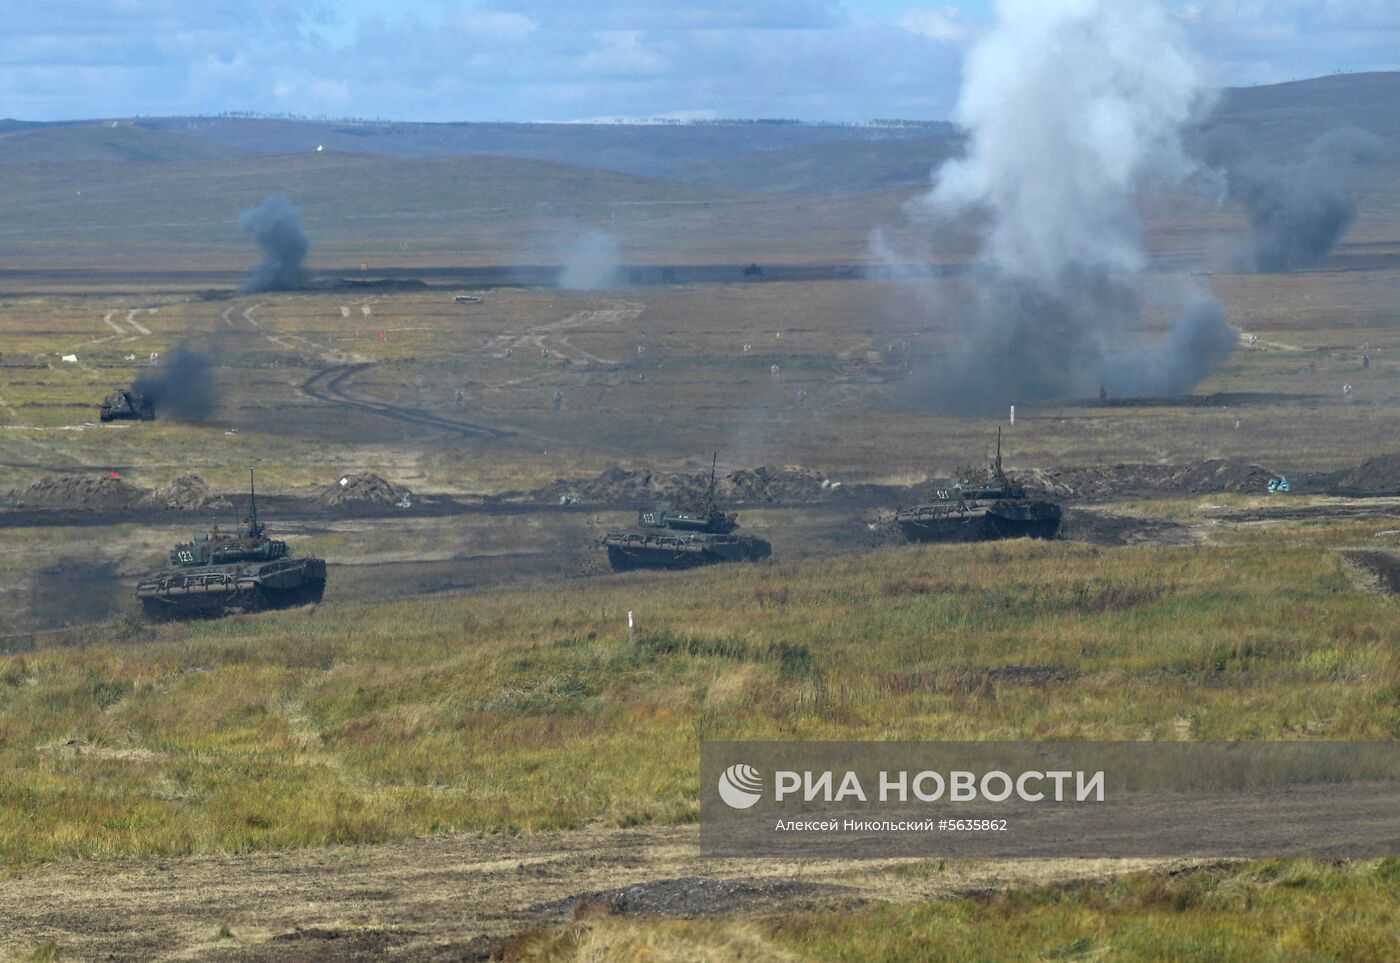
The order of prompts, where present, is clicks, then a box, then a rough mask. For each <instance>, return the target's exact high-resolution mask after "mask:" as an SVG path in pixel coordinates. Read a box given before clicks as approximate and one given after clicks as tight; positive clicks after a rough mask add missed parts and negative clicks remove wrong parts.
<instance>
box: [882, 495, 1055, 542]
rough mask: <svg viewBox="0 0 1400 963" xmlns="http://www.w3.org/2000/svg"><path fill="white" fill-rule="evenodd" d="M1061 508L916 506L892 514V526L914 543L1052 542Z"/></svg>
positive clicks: (1043, 504) (1028, 503) (1034, 504)
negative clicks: (1023, 539) (893, 524)
mask: <svg viewBox="0 0 1400 963" xmlns="http://www.w3.org/2000/svg"><path fill="white" fill-rule="evenodd" d="M1060 514H1061V513H1060V506H1058V505H1056V504H1054V503H1053V502H1043V501H1026V502H1019V501H1018V502H1014V503H1009V504H1000V505H997V504H994V505H974V506H972V507H967V508H958V507H954V506H950V505H948V504H941V505H938V504H935V505H916V506H915V507H913V508H906V509H901V510H900V511H898V512H896V513H895V516H894V520H895V524H896V525H897V526H899V530H900V532H902V533H903V535H904V537H905V538H908V539H909V540H911V541H915V542H985V541H991V540H993V539H1000V538H1054V537H1055V536H1056V535H1057V534H1059V531H1060Z"/></svg>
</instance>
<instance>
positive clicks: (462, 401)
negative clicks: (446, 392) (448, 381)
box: [457, 388, 467, 408]
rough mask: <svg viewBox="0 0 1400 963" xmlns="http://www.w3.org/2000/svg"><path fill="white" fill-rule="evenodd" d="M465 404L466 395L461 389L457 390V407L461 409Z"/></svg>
mask: <svg viewBox="0 0 1400 963" xmlns="http://www.w3.org/2000/svg"><path fill="white" fill-rule="evenodd" d="M466 403H467V395H466V392H464V391H463V390H462V389H461V388H458V389H457V407H458V408H461V407H462V406H463V405H465V404H466Z"/></svg>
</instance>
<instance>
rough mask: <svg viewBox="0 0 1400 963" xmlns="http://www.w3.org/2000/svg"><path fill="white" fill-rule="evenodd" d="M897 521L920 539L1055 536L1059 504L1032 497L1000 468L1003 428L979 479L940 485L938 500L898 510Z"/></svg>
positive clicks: (936, 491)
mask: <svg viewBox="0 0 1400 963" xmlns="http://www.w3.org/2000/svg"><path fill="white" fill-rule="evenodd" d="M894 520H895V524H896V525H897V526H899V530H900V531H901V532H902V533H903V534H904V536H905V537H906V538H909V539H911V540H913V541H916V542H980V541H986V540H989V539H996V538H1054V537H1055V535H1056V534H1058V533H1059V530H1060V506H1059V505H1057V504H1055V503H1054V502H1051V501H1047V500H1045V499H1043V498H1030V497H1028V496H1027V495H1026V490H1025V489H1024V488H1022V487H1021V486H1020V485H1017V484H1014V483H1013V482H1012V481H1011V480H1010V479H1009V478H1007V477H1006V473H1005V472H1003V471H1002V468H1001V429H1000V428H998V429H997V456H996V460H995V461H994V462H992V464H991V466H990V467H989V468H988V469H987V477H986V479H985V480H984V481H983V483H982V484H980V485H972V484H968V483H967V482H965V481H959V482H956V483H954V484H952V485H948V486H946V487H935V489H934V500H933V501H932V502H931V503H928V504H924V505H915V506H914V507H913V508H902V509H900V510H899V511H897V512H895V516H894Z"/></svg>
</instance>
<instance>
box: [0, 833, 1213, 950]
mask: <svg viewBox="0 0 1400 963" xmlns="http://www.w3.org/2000/svg"><path fill="white" fill-rule="evenodd" d="M919 863H920V861H918V860H909V859H887V860H863V861H860V862H852V861H841V860H805V861H802V862H796V861H786V860H778V859H762V860H758V859H753V860H750V859H723V860H719V859H702V858H701V857H700V853H699V832H698V830H697V829H696V827H694V826H682V827H664V828H643V829H615V828H604V827H590V828H587V829H581V830H574V831H568V832H550V833H539V834H525V835H511V834H506V833H501V834H493V835H478V834H456V835H445V836H433V837H428V838H421V839H413V840H408V841H405V842H396V843H381V844H378V845H373V846H333V847H326V848H319V849H308V850H296V851H289V852H267V853H253V854H244V855H212V856H186V857H175V858H165V859H162V858H150V859H144V860H122V861H116V862H102V861H88V860H78V861H73V862H65V863H59V864H53V865H47V866H40V867H34V868H30V869H25V870H23V871H22V872H20V873H18V874H16V875H13V876H11V877H9V878H0V920H4V921H5V926H4V927H3V929H0V952H3V951H10V952H24V951H27V950H28V949H31V948H32V947H34V946H36V945H39V944H41V943H45V942H51V943H54V944H55V945H57V947H58V948H59V950H60V952H61V953H62V954H63V955H64V957H65V958H67V957H70V956H71V957H75V958H78V959H106V960H118V961H122V960H143V961H144V960H184V959H195V958H198V959H207V958H211V957H213V958H225V959H283V958H285V959H298V960H304V959H368V958H374V959H379V958H383V957H384V956H386V955H392V956H393V957H394V958H395V959H401V960H424V959H447V958H451V959H461V958H466V959H472V958H481V957H484V955H485V953H486V952H488V951H489V950H490V948H492V947H498V946H499V945H500V943H501V941H502V940H504V939H505V938H507V937H509V936H510V935H511V934H514V933H518V932H520V931H521V930H524V929H527V928H529V927H532V926H537V925H541V924H548V923H553V922H559V921H562V920H564V919H567V918H568V915H569V913H570V910H571V909H572V905H573V902H574V901H575V900H576V899H577V898H579V897H582V896H584V895H585V894H588V893H593V892H598V891H603V890H609V889H614V888H620V887H624V886H634V885H637V884H646V883H659V882H661V881H676V880H693V879H695V878H704V879H724V880H745V881H755V882H758V883H760V884H762V885H761V886H760V887H759V888H761V889H767V890H769V891H770V892H771V893H772V894H773V895H772V896H771V897H770V898H764V899H761V900H756V901H754V903H753V905H746V906H745V910H744V911H745V912H774V911H778V910H783V909H788V910H793V909H806V908H815V907H820V906H823V905H825V906H829V907H834V906H843V905H844V906H850V905H852V904H858V903H862V902H869V901H892V902H911V901H915V900H924V899H930V898H936V897H950V896H959V895H968V894H974V893H975V894H984V893H988V892H994V891H997V890H1001V889H1004V888H1006V887H1008V886H1012V885H1034V886H1039V885H1057V884H1068V883H1071V882H1077V881H1088V880H1094V879H1103V878H1107V877H1111V876H1115V875H1119V874H1122V873H1125V872H1132V871H1138V870H1143V869H1149V868H1152V867H1154V866H1161V865H1164V864H1165V863H1166V861H1161V860H1157V861H1150V860H1108V859H1099V860H1088V859H1078V860H1076V859H1061V860H1048V859H1039V860H1030V859H1027V860H997V861H976V862H974V861H949V862H948V863H947V864H946V865H944V866H943V867H942V868H941V869H940V870H939V871H938V872H909V869H910V868H911V866H913V865H917V864H919ZM1171 863H1172V864H1173V865H1188V864H1187V863H1186V861H1181V860H1177V861H1171ZM39 893H42V894H43V898H36V894H39ZM688 902H694V903H695V904H696V905H693V906H691V905H687V907H686V909H685V915H698V916H703V915H712V914H715V913H729V912H732V907H730V906H723V905H716V906H714V907H712V908H707V907H706V906H705V905H703V902H704V898H703V894H697V898H696V899H695V900H691V901H688ZM224 928H226V929H224ZM221 929H223V930H224V931H225V932H227V933H228V934H231V935H227V936H223V937H222V938H221V936H220V933H221Z"/></svg>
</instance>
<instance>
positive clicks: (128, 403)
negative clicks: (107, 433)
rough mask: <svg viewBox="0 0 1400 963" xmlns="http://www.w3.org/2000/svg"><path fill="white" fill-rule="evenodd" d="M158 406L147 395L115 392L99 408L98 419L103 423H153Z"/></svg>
mask: <svg viewBox="0 0 1400 963" xmlns="http://www.w3.org/2000/svg"><path fill="white" fill-rule="evenodd" d="M155 416H156V406H155V404H154V403H153V402H152V401H151V399H149V398H147V397H146V396H145V395H139V394H136V393H135V392H129V391H114V392H112V393H111V394H110V395H108V396H107V397H106V398H105V399H103V401H102V404H101V405H99V406H98V409H97V417H98V418H99V419H100V420H102V421H119V420H126V421H152V420H154V419H155Z"/></svg>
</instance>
